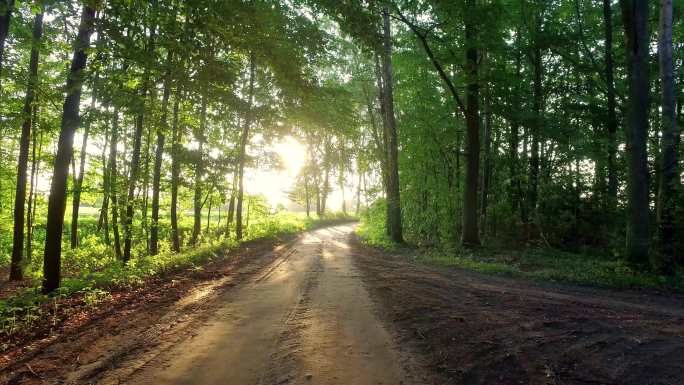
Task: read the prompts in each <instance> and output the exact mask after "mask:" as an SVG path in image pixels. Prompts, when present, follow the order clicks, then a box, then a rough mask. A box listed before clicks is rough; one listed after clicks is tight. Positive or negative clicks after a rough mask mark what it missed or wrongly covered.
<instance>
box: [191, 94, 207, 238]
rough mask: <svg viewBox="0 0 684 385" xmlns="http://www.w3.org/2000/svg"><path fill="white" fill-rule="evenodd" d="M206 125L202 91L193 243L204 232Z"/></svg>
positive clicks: (205, 103)
mask: <svg viewBox="0 0 684 385" xmlns="http://www.w3.org/2000/svg"><path fill="white" fill-rule="evenodd" d="M206 126H207V95H206V92H202V102H201V107H200V124H199V127H198V129H197V131H196V136H195V139H196V140H197V143H198V148H197V158H196V159H195V196H194V199H193V210H194V216H193V218H194V222H193V229H192V240H191V243H192V244H193V245H195V244H197V242H198V240H199V237H200V235H201V233H202V205H203V202H202V177H203V176H204V159H203V152H204V143H205V142H206V141H207V138H206Z"/></svg>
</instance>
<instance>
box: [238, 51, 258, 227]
mask: <svg viewBox="0 0 684 385" xmlns="http://www.w3.org/2000/svg"><path fill="white" fill-rule="evenodd" d="M255 61H256V59H255V57H254V53H253V52H251V53H250V54H249V89H248V91H247V111H246V112H245V119H244V123H243V127H242V136H240V148H239V151H240V153H239V155H238V193H237V205H236V208H235V217H236V218H235V222H236V223H235V237H236V238H237V239H242V200H243V196H244V192H245V182H244V179H245V178H244V175H245V160H246V158H247V154H246V152H247V143H248V142H249V129H250V126H251V125H252V109H253V105H254V82H255V81H256V79H255V77H256V62H255Z"/></svg>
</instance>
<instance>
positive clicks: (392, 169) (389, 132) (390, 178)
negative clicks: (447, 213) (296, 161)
mask: <svg viewBox="0 0 684 385" xmlns="http://www.w3.org/2000/svg"><path fill="white" fill-rule="evenodd" d="M382 20H383V47H384V52H383V75H384V84H383V87H382V90H383V93H384V98H383V100H384V102H385V120H386V122H387V123H386V125H385V130H386V133H385V137H386V138H387V230H388V232H389V236H390V238H391V239H392V240H393V241H394V242H399V243H401V242H403V241H404V237H403V235H402V227H401V198H400V195H399V194H400V193H399V164H398V157H397V145H398V144H397V123H396V121H395V118H394V94H393V89H394V77H393V74H392V31H391V30H390V18H389V9H388V7H387V6H385V7H383V8H382ZM326 184H327V173H326Z"/></svg>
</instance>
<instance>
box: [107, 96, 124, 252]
mask: <svg viewBox="0 0 684 385" xmlns="http://www.w3.org/2000/svg"><path fill="white" fill-rule="evenodd" d="M118 142H119V110H118V108H116V107H115V108H114V113H113V114H112V139H111V142H110V143H109V200H110V201H111V207H112V233H113V235H114V253H115V254H116V258H117V259H121V255H122V253H121V235H120V234H119V204H118V201H119V200H118V196H117V194H118V193H119V191H118V185H117V183H118V178H119V175H118V173H119V171H118V168H117V165H116V155H117V144H118Z"/></svg>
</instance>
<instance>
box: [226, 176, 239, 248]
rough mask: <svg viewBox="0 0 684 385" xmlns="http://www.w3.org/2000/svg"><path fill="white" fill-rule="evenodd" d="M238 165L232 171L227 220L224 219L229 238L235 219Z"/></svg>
mask: <svg viewBox="0 0 684 385" xmlns="http://www.w3.org/2000/svg"><path fill="white" fill-rule="evenodd" d="M237 183H238V165H235V170H233V187H232V189H231V190H230V201H229V202H228V218H227V219H226V236H230V225H231V224H233V219H234V218H235V198H236V197H237Z"/></svg>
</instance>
